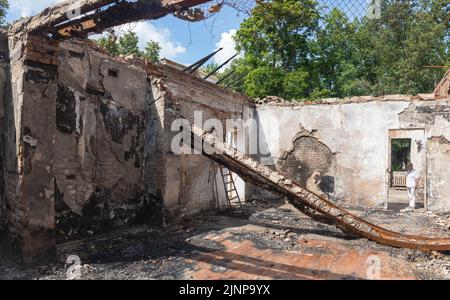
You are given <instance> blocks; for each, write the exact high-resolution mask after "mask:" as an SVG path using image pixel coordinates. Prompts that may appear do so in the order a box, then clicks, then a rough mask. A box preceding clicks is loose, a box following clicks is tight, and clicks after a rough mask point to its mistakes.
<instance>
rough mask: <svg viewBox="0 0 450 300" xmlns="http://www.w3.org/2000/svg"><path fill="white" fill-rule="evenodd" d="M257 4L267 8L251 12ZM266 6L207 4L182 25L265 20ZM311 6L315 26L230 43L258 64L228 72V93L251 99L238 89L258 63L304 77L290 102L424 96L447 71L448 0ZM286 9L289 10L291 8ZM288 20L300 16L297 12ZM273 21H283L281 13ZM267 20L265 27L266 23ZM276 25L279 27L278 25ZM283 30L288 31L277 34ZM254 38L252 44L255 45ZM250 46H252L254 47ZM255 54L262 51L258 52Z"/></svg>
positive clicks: (233, 0)
mask: <svg viewBox="0 0 450 300" xmlns="http://www.w3.org/2000/svg"><path fill="white" fill-rule="evenodd" d="M260 2H261V3H264V4H267V6H266V7H264V6H262V7H261V9H258V10H254V8H255V6H256V5H258V3H260ZM268 2H270V0H214V1H209V2H207V3H206V4H203V5H200V6H198V7H196V8H194V9H193V10H191V12H192V15H191V17H190V18H187V19H190V20H193V21H198V20H204V19H206V18H209V17H211V16H213V15H216V14H220V12H221V11H222V10H223V9H224V7H226V6H228V7H232V8H234V9H236V10H237V11H239V12H240V13H244V14H248V16H249V17H250V16H252V13H253V18H256V19H259V20H264V15H265V12H264V11H263V10H262V9H268V10H269V11H268V14H269V15H270V13H271V12H270V7H271V5H270V3H268ZM313 2H314V1H312V0H311V2H308V1H307V0H305V2H304V3H305V4H307V5H306V6H305V7H311V6H312V5H310V4H311V3H313ZM278 4H283V3H278ZM316 4H317V5H316V6H315V8H314V9H313V11H317V10H318V11H319V17H317V14H313V15H314V16H315V17H314V18H315V19H314V20H313V21H312V22H311V23H310V24H308V25H301V26H303V27H302V28H297V29H296V30H297V31H293V32H294V34H290V35H282V34H280V35H279V36H276V37H275V38H276V39H278V40H277V41H278V42H277V43H271V42H267V40H270V39H274V37H273V32H275V35H276V34H277V32H278V30H274V29H273V28H271V27H270V26H265V28H260V29H258V28H256V29H255V28H251V27H249V26H248V25H247V30H246V32H244V33H243V34H242V35H239V36H238V40H237V43H238V45H239V46H240V48H241V49H240V50H243V51H242V53H243V55H244V56H245V58H248V57H250V56H252V57H251V58H252V59H248V60H247V61H248V62H252V61H253V62H254V61H256V60H257V61H258V64H255V66H249V65H248V64H247V65H243V66H242V68H240V69H239V68H237V69H236V70H234V72H235V73H236V74H235V75H234V77H235V78H234V81H235V82H238V84H237V85H236V86H235V87H233V88H235V89H236V90H239V89H240V90H239V91H244V92H247V93H249V94H251V93H252V91H248V90H246V89H247V88H246V87H243V85H242V82H243V81H245V82H247V83H248V82H250V79H252V78H253V79H254V80H257V78H258V77H257V76H256V75H257V74H256V72H257V71H258V70H256V71H255V68H256V69H258V68H261V67H260V66H261V65H265V64H266V65H268V66H270V68H269V70H270V69H271V68H272V69H276V68H279V66H283V68H284V69H283V70H281V71H280V72H281V73H282V72H287V73H288V74H289V76H294V75H295V74H297V75H298V73H294V71H298V70H307V71H305V72H307V73H308V77H307V78H308V82H305V86H306V85H307V86H308V87H307V88H306V89H305V91H297V90H296V91H294V92H293V93H294V94H295V95H294V96H292V97H303V96H304V97H306V98H311V99H314V98H318V97H326V96H333V97H345V96H357V95H369V94H372V95H381V94H417V93H428V92H432V91H433V90H434V89H435V88H436V86H437V85H438V83H439V82H440V81H441V79H442V77H443V76H444V73H445V72H446V68H448V67H446V66H448V65H449V64H450V55H449V48H450V43H449V40H450V38H449V28H450V26H449V24H450V19H449V16H450V3H449V2H448V1H447V0H316ZM289 5H293V7H295V2H293V3H289ZM274 7H276V5H275V6H274ZM297 7H301V6H297ZM302 9H303V8H302ZM316 9H317V10H316ZM299 11H300V12H299ZM305 11H306V9H305ZM295 13H298V14H301V9H299V10H298V11H297V12H294V13H293V14H295ZM272 14H273V11H272ZM280 14H281V15H283V14H284V15H289V13H287V12H286V11H284V12H283V11H282V12H281V13H280ZM306 15H308V14H307V12H306ZM281 17H283V16H281ZM219 18H220V15H219ZM298 18H299V20H300V19H301V18H302V17H300V16H299V17H298ZM267 20H268V21H267V22H270V20H271V19H267ZM280 24H281V25H279V26H281V27H283V22H281V23H280ZM311 24H312V25H311ZM316 24H319V26H315V25H316ZM291 25H292V24H291ZM277 26H278V25H277ZM308 26H309V27H308ZM262 27H264V26H262ZM291 27H293V28H295V24H293V25H292V26H291ZM252 30H254V31H255V32H254V33H253V35H252V34H250V35H249V36H246V34H248V33H249V32H250V31H252ZM283 30H290V29H288V28H282V30H279V31H280V32H284V31H283ZM267 32H269V34H268V33H267ZM303 32H308V35H306V34H305V35H304V36H302V38H300V39H296V37H298V35H302V34H303ZM257 33H258V34H257ZM254 37H259V38H258V40H256V39H255V38H254ZM291 37H293V38H291ZM264 38H266V40H264ZM239 39H240V40H239ZM299 40H300V41H301V42H299ZM271 41H272V40H271ZM279 41H281V42H279ZM258 43H259V44H258ZM253 44H257V45H258V47H253V46H252V45H253ZM291 45H294V46H291ZM247 49H250V50H249V51H246V50H247ZM255 49H256V50H255ZM259 49H266V50H261V51H260V52H257V51H259ZM305 49H306V50H305ZM252 51H253V52H252ZM271 53H273V55H272V56H271ZM286 53H290V56H288V55H286ZM243 70H246V72H247V73H245V72H244V71H243ZM259 71H261V72H262V70H259ZM243 72H244V73H243ZM262 73H264V72H262ZM291 73H292V74H291ZM248 74H251V76H250V75H248ZM252 76H253V77H252ZM286 76H287V75H286ZM305 76H306V75H305ZM230 78H233V76H231V77H230ZM243 78H244V79H243ZM261 78H263V79H265V78H266V77H265V75H264V76H262V77H261ZM300 79H301V78H300ZM300 79H299V80H300ZM262 82H265V80H262ZM259 84H260V83H259V82H255V83H254V86H257V87H258V88H256V89H255V91H256V90H258V91H259V90H261V89H260V88H259ZM230 86H233V85H230ZM248 86H250V84H248ZM270 88H271V87H270ZM283 89H287V88H284V87H283V88H280V90H281V92H280V91H278V90H276V89H275V88H274V90H269V91H267V93H268V94H277V93H278V94H281V95H283V93H284V94H289V93H290V91H287V92H286V91H284V90H283ZM256 94H257V93H256ZM297 95H300V96H297ZM252 96H255V95H252ZM256 96H258V95H256ZM289 97H291V96H289Z"/></svg>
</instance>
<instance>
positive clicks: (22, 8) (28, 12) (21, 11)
mask: <svg viewBox="0 0 450 300" xmlns="http://www.w3.org/2000/svg"><path fill="white" fill-rule="evenodd" d="M63 1H64V0H13V1H10V6H11V12H12V13H13V14H17V15H18V16H20V17H29V16H32V15H35V14H37V13H39V12H40V11H42V10H44V9H45V8H46V7H48V6H50V5H53V4H55V3H58V2H63Z"/></svg>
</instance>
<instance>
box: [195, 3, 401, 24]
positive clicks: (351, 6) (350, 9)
mask: <svg viewBox="0 0 450 300" xmlns="http://www.w3.org/2000/svg"><path fill="white" fill-rule="evenodd" d="M381 1H383V0H318V1H317V3H318V5H319V7H320V9H321V11H322V14H323V15H326V14H327V13H329V12H331V10H332V9H334V8H338V9H339V10H341V11H343V12H345V13H346V14H347V16H348V17H349V18H361V17H364V16H370V17H374V16H379V14H380V12H381ZM406 1H408V0H406ZM256 3H257V0H213V1H210V2H208V3H206V4H202V5H200V6H199V7H197V12H198V14H197V16H200V15H201V18H200V19H201V20H203V19H207V18H210V17H211V16H213V15H215V14H217V13H219V12H220V11H221V9H222V8H223V7H224V6H229V7H232V8H234V9H236V10H237V11H239V12H241V13H244V14H248V15H250V14H251V11H252V9H253V8H254V7H255V5H256Z"/></svg>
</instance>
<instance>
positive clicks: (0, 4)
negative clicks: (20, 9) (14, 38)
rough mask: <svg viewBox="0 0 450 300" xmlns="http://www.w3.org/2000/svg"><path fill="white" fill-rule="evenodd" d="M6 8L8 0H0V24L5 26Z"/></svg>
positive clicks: (7, 7)
mask: <svg viewBox="0 0 450 300" xmlns="http://www.w3.org/2000/svg"><path fill="white" fill-rule="evenodd" d="M8 9H9V3H8V0H0V26H6V12H7V11H8Z"/></svg>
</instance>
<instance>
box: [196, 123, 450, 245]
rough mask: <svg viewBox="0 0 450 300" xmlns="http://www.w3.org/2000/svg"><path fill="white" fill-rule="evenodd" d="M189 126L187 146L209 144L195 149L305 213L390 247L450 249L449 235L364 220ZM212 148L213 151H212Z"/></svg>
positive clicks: (200, 130)
mask: <svg viewBox="0 0 450 300" xmlns="http://www.w3.org/2000/svg"><path fill="white" fill-rule="evenodd" d="M191 126H192V139H191V145H190V146H191V147H192V148H193V149H194V148H195V145H206V146H209V147H210V149H213V150H214V151H207V152H205V151H204V149H201V150H200V149H197V150H199V151H202V152H203V155H204V156H206V157H208V158H210V159H212V160H213V161H216V162H217V163H219V164H222V165H224V166H226V167H227V168H229V169H230V170H231V171H232V172H235V173H236V174H238V175H239V176H241V177H242V179H244V180H246V181H249V182H252V183H253V184H256V185H258V186H260V187H262V188H265V189H269V190H270V191H272V192H275V193H278V194H280V195H282V196H286V197H287V198H288V199H289V200H290V201H291V202H292V203H293V204H294V206H295V207H297V208H299V209H300V210H302V211H303V210H305V209H307V211H309V212H311V211H314V212H315V213H316V214H314V215H310V214H308V215H310V216H313V217H315V216H317V217H319V220H320V218H322V221H323V222H326V223H333V224H334V225H336V226H337V227H338V228H344V229H345V230H346V231H348V232H351V233H353V234H355V235H358V236H361V237H365V238H368V239H370V240H372V241H375V242H378V243H381V244H385V245H389V246H393V247H400V248H411V249H419V250H439V251H443V250H450V238H427V237H420V236H413V235H404V234H401V233H397V232H393V231H390V230H386V229H384V228H381V227H379V226H377V225H374V224H371V223H369V222H367V221H364V220H363V219H361V218H359V217H357V216H355V215H353V214H351V213H349V212H348V211H346V210H344V209H342V208H340V207H338V206H337V205H335V204H333V203H331V202H330V201H328V200H326V199H324V198H322V197H320V196H318V195H316V194H314V193H313V192H311V191H309V190H307V189H305V188H302V187H301V186H300V185H299V184H297V183H296V182H294V181H292V180H290V179H289V178H287V177H285V176H283V175H282V174H280V173H279V172H277V171H273V170H271V169H269V168H268V167H266V166H264V165H262V164H260V163H258V162H257V161H255V160H253V159H251V158H250V157H248V156H246V155H245V154H243V153H240V152H239V151H238V150H236V149H235V148H233V147H231V146H230V145H228V144H225V143H223V142H220V141H218V140H217V139H216V137H215V136H214V135H212V134H210V133H207V132H205V131H203V130H202V129H200V128H197V127H195V126H193V125H191ZM211 152H213V153H212V154H211Z"/></svg>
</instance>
